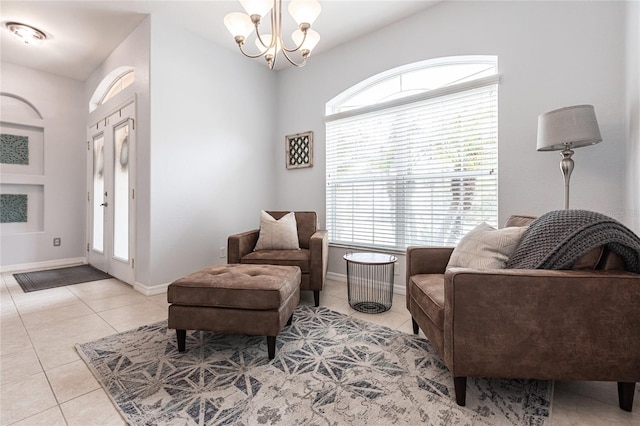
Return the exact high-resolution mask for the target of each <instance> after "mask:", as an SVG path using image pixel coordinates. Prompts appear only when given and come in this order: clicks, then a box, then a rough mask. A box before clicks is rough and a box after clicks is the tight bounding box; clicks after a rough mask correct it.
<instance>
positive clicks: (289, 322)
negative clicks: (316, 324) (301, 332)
mask: <svg viewBox="0 0 640 426" xmlns="http://www.w3.org/2000/svg"><path fill="white" fill-rule="evenodd" d="M292 322H293V314H291V316H290V317H289V321H287V327H288V326H290V325H291V323H292Z"/></svg>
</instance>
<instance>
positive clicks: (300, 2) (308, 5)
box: [224, 0, 321, 69]
mask: <svg viewBox="0 0 640 426" xmlns="http://www.w3.org/2000/svg"><path fill="white" fill-rule="evenodd" d="M239 1H240V4H241V5H242V7H243V8H244V10H245V11H246V12H247V13H246V14H245V13H241V12H234V13H229V14H228V15H227V16H225V17H224V25H225V26H226V27H227V29H228V30H229V32H230V33H231V35H232V36H233V37H234V38H235V40H236V43H238V47H239V48H240V51H241V52H242V54H243V55H245V56H247V57H249V58H260V57H264V58H265V60H266V61H267V65H268V66H269V69H273V67H274V66H275V63H276V56H277V55H278V52H282V53H283V55H284V57H285V58H287V60H288V61H289V62H290V63H291V64H293V65H295V66H296V67H301V66H304V64H306V63H307V58H308V57H309V54H310V53H311V50H313V48H314V47H315V46H316V44H318V41H320V34H318V33H317V32H316V31H314V30H312V29H311V24H313V23H314V22H315V20H316V18H318V15H320V10H321V7H320V3H318V2H317V1H316V0H291V2H290V3H289V7H288V9H289V14H291V17H292V18H293V19H294V20H295V21H296V23H297V24H298V29H297V30H296V31H294V32H293V34H291V38H292V39H293V42H294V43H295V46H294V47H293V48H288V47H287V45H286V44H285V43H284V40H283V39H282V0H239ZM269 12H271V19H270V20H271V28H270V30H271V33H269V34H260V31H259V26H260V22H261V21H262V18H263V17H264V16H266V15H267V13H269ZM254 30H255V32H256V41H255V42H256V46H257V47H258V53H257V54H251V53H247V52H246V51H245V49H244V42H245V40H246V39H247V37H248V36H249V35H250V34H251V33H252V32H253V31H254ZM294 52H299V53H300V55H301V56H302V61H300V62H296V61H295V60H294V59H293V58H292V57H291V56H290V54H291V53H294Z"/></svg>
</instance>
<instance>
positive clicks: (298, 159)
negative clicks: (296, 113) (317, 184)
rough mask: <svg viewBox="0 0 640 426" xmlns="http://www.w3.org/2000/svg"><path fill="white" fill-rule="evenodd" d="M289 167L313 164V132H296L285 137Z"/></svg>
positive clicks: (298, 167)
mask: <svg viewBox="0 0 640 426" xmlns="http://www.w3.org/2000/svg"><path fill="white" fill-rule="evenodd" d="M285 154H286V165H287V169H301V168H303V167H312V166H313V132H311V131H309V132H304V133H296V134H295V135H288V136H286V137H285Z"/></svg>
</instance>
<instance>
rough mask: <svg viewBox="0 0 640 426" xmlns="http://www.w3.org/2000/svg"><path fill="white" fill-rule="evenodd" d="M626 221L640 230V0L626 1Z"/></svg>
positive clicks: (634, 228) (635, 230)
mask: <svg viewBox="0 0 640 426" xmlns="http://www.w3.org/2000/svg"><path fill="white" fill-rule="evenodd" d="M626 15H627V25H626V27H627V45H626V47H627V49H626V50H627V52H626V55H627V62H626V63H627V105H626V108H627V121H628V124H627V134H626V142H627V143H626V152H627V157H626V158H627V163H626V168H627V182H626V183H627V191H626V200H627V205H626V209H625V214H626V216H627V217H628V219H627V225H628V226H629V227H630V228H631V229H632V230H633V231H634V232H635V233H636V234H640V2H637V1H630V2H627V11H626Z"/></svg>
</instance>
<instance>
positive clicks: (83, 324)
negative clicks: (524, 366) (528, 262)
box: [0, 273, 640, 426]
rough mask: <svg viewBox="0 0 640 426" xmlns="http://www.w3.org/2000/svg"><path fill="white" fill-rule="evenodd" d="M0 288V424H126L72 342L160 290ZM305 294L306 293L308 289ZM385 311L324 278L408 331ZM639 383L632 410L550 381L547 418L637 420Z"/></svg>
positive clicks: (143, 307)
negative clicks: (551, 393)
mask: <svg viewBox="0 0 640 426" xmlns="http://www.w3.org/2000/svg"><path fill="white" fill-rule="evenodd" d="M1 284H2V286H1V288H0V302H1V304H0V313H1V318H0V325H1V331H0V389H1V392H0V413H1V417H0V425H29V426H32V425H34V426H35V425H81V426H87V425H122V424H125V423H124V421H123V419H122V418H121V416H120V415H119V414H118V412H117V411H116V409H115V408H114V406H113V405H112V403H111V402H110V400H109V398H108V397H107V395H106V393H105V392H104V391H103V390H102V388H101V387H100V385H99V384H98V382H97V381H96V380H95V378H94V377H93V375H92V374H91V372H90V371H89V370H88V369H87V367H86V365H85V364H84V362H83V361H82V360H81V359H80V358H79V356H78V355H77V353H76V351H75V348H74V344H75V343H82V342H88V341H91V340H95V339H98V338H100V337H103V336H107V335H110V334H114V333H117V332H120V331H124V330H128V329H131V328H135V327H138V326H141V325H145V324H150V323H153V322H157V321H160V320H163V319H165V318H166V315H167V303H166V294H160V295H157V296H151V297H145V296H143V295H141V294H140V293H138V292H136V291H135V290H133V288H132V287H131V286H129V285H127V284H124V283H122V282H120V281H118V280H115V279H109V280H102V281H95V282H90V283H83V284H75V285H71V286H67V287H61V288H55V289H50V290H42V291H38V292H33V293H26V294H25V293H23V292H22V290H21V288H20V286H19V285H18V284H17V283H16V281H15V279H14V278H13V275H11V274H9V273H5V274H2V283H1ZM302 297H303V300H304V301H305V302H307V303H310V302H311V301H312V295H311V293H310V292H303V293H302ZM394 299H395V300H394V303H393V306H392V308H391V310H389V311H388V312H385V313H383V314H363V313H360V312H357V311H355V310H353V309H352V308H351V307H350V306H349V304H348V302H347V295H346V284H344V283H341V282H337V281H329V282H327V285H326V288H325V289H324V291H323V292H322V294H321V304H322V305H323V306H327V307H329V308H330V309H333V310H335V311H338V312H342V313H344V314H347V315H353V316H354V317H357V318H361V319H364V320H367V321H371V322H374V323H377V324H381V325H385V326H387V327H391V328H394V329H398V330H401V331H403V332H406V333H411V332H412V331H411V319H410V316H409V313H408V312H407V310H406V308H405V306H404V296H403V295H395V296H394ZM638 395H640V389H638V390H636V398H635V407H634V412H633V413H627V412H624V411H622V410H620V409H619V408H618V406H617V391H616V384H615V383H607V382H556V383H555V391H554V397H553V409H552V416H551V420H552V424H553V425H640V397H639V396H638Z"/></svg>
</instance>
